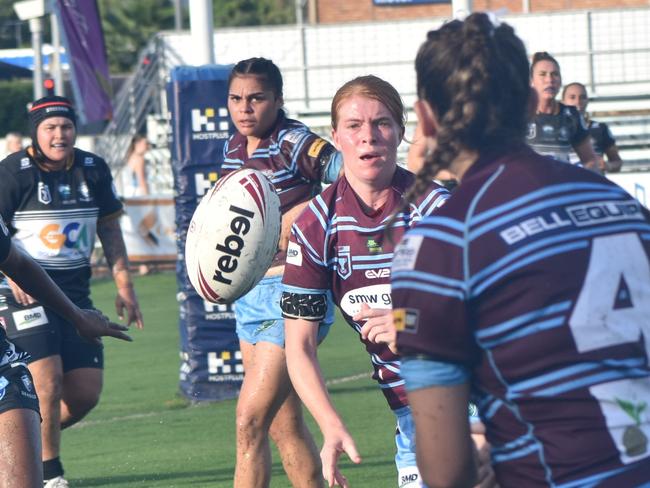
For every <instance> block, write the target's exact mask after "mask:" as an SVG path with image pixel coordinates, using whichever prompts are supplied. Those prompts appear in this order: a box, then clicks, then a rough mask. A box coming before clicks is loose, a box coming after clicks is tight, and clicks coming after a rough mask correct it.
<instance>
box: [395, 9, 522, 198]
mask: <svg viewBox="0 0 650 488" xmlns="http://www.w3.org/2000/svg"><path fill="white" fill-rule="evenodd" d="M415 69H416V71H417V90H418V96H419V98H420V99H422V100H425V101H427V102H428V103H429V105H431V107H432V108H433V110H434V111H435V113H436V116H437V118H438V122H439V127H438V132H437V134H436V142H437V143H436V148H435V150H434V151H432V152H431V153H430V154H429V155H428V156H427V158H426V160H425V163H424V165H423V167H422V169H421V170H420V172H419V173H418V175H417V177H416V180H415V183H414V185H413V186H412V188H411V190H410V191H409V193H408V194H407V195H406V198H405V200H406V201H405V206H408V205H409V203H410V202H412V201H414V200H415V199H416V198H417V197H418V196H419V195H421V194H422V193H423V192H424V191H425V190H426V188H427V187H428V186H429V185H430V184H431V180H432V179H433V177H434V175H435V174H436V173H437V172H438V171H439V170H441V169H447V168H449V167H450V165H451V163H452V162H453V161H454V160H455V159H456V158H457V157H458V155H459V154H460V152H461V151H462V150H464V149H467V150H474V151H477V152H479V153H480V152H482V151H486V150H490V149H492V148H498V147H503V146H507V145H511V144H515V143H519V142H522V141H523V140H524V137H525V134H526V128H527V107H528V98H529V96H530V86H529V75H528V72H529V64H528V59H527V57H526V48H525V47H524V44H523V42H522V41H521V40H520V39H519V38H518V37H517V36H516V35H515V32H514V30H513V29H512V27H510V26H509V25H507V24H503V23H502V24H500V25H498V26H495V25H494V24H493V23H492V21H491V20H490V18H489V17H488V16H487V15H486V14H484V13H475V14H472V15H470V16H469V17H467V19H465V21H459V20H454V21H452V22H449V23H447V24H445V25H443V26H442V27H441V28H440V29H438V30H435V31H430V32H429V33H428V35H427V40H426V41H425V42H424V44H422V46H421V47H420V50H419V51H418V54H417V57H416V60H415Z"/></svg>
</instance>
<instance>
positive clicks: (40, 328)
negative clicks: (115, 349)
mask: <svg viewBox="0 0 650 488" xmlns="http://www.w3.org/2000/svg"><path fill="white" fill-rule="evenodd" d="M2 298H4V300H5V301H4V303H0V321H1V322H2V323H3V325H4V327H5V329H6V330H7V336H8V337H9V340H11V342H13V343H14V344H15V345H16V346H18V347H19V348H20V349H22V350H23V351H25V352H27V353H29V355H30V356H31V359H30V361H29V362H30V363H32V362H34V361H37V360H39V359H43V358H46V357H49V356H56V355H58V356H61V361H62V363H63V372H64V373H65V372H68V371H71V370H73V369H78V368H99V369H103V367H104V347H103V346H101V345H100V346H97V345H95V344H92V343H90V342H88V341H87V340H85V339H83V338H82V337H81V336H80V335H79V334H77V329H76V328H75V327H74V326H73V325H72V324H71V323H70V322H68V321H67V320H64V319H63V318H62V317H61V316H59V315H57V314H56V313H54V312H53V311H52V310H50V309H48V308H45V307H44V306H43V305H41V304H40V303H38V302H36V303H33V304H31V305H27V306H23V305H20V304H19V303H17V302H16V301H15V300H14V297H13V295H12V293H11V291H10V290H6V291H5V290H3V291H2ZM77 305H78V306H79V307H81V308H93V306H92V302H91V301H90V299H86V300H84V301H81V302H79V303H77Z"/></svg>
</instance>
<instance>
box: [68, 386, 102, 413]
mask: <svg viewBox="0 0 650 488" xmlns="http://www.w3.org/2000/svg"><path fill="white" fill-rule="evenodd" d="M100 393H101V391H97V390H95V389H90V390H82V389H79V390H77V391H75V392H74V393H73V394H71V395H70V394H66V396H65V399H64V402H65V404H66V406H67V407H68V411H69V412H70V415H71V416H72V417H73V418H75V419H77V420H80V419H81V418H83V417H84V416H86V414H87V413H88V412H90V411H91V410H92V409H93V408H95V407H96V406H97V404H98V403H99V396H100Z"/></svg>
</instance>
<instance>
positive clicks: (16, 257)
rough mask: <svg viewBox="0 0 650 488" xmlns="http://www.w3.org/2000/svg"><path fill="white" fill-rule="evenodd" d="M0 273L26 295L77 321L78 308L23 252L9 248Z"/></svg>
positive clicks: (74, 321)
mask: <svg viewBox="0 0 650 488" xmlns="http://www.w3.org/2000/svg"><path fill="white" fill-rule="evenodd" d="M1 269H2V272H3V273H5V274H6V275H7V276H8V277H9V278H11V279H12V280H13V281H14V282H15V283H17V284H18V286H20V288H21V289H23V290H24V291H25V292H26V293H28V294H29V295H31V296H32V297H34V298H35V299H36V300H38V301H39V302H41V303H43V304H44V305H45V306H47V307H50V308H52V309H53V310H55V311H56V312H57V313H58V314H59V315H61V316H62V317H64V318H65V319H67V320H69V321H70V322H72V323H77V321H78V320H79V308H78V307H77V306H76V305H75V304H74V303H72V302H71V301H70V299H69V298H68V297H67V296H66V295H65V294H64V293H63V292H62V291H61V289H60V288H59V287H58V286H57V285H56V283H54V281H52V278H50V276H49V275H48V274H47V273H46V272H45V271H44V270H43V268H41V267H40V266H39V265H38V263H36V261H34V260H33V259H32V258H31V257H30V256H29V255H27V254H26V253H25V252H23V251H21V250H20V249H18V248H17V247H16V246H13V245H12V247H11V250H10V252H9V256H8V257H7V259H6V260H5V262H4V263H2V265H1Z"/></svg>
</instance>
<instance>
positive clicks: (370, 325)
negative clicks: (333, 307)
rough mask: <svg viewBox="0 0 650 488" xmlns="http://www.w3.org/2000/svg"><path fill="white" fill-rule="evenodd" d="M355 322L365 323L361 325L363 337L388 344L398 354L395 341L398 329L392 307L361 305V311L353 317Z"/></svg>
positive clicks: (376, 342) (377, 342)
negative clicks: (394, 323) (396, 328)
mask: <svg viewBox="0 0 650 488" xmlns="http://www.w3.org/2000/svg"><path fill="white" fill-rule="evenodd" d="M352 320H354V321H355V322H362V321H364V320H365V322H366V323H365V324H363V326H362V327H361V338H362V339H364V340H368V341H370V342H374V343H375V344H387V345H388V348H389V349H390V350H391V351H392V352H393V354H397V349H396V347H395V341H396V338H397V331H396V330H395V326H394V325H393V314H392V311H391V310H390V309H385V308H370V307H369V306H368V304H366V303H364V304H362V305H361V311H360V312H359V313H357V314H355V315H354V317H352Z"/></svg>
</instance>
